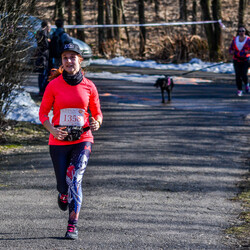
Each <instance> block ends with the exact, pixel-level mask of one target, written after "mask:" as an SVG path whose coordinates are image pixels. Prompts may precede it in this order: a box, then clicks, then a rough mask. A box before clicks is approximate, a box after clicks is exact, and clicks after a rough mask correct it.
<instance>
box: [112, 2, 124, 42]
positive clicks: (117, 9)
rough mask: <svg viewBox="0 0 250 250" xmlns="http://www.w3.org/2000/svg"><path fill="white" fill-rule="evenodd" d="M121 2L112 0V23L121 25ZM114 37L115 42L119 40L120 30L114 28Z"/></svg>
mask: <svg viewBox="0 0 250 250" xmlns="http://www.w3.org/2000/svg"><path fill="white" fill-rule="evenodd" d="M121 20H122V16H121V0H113V23H114V24H121ZM114 36H115V38H116V40H120V28H117V27H115V28H114Z"/></svg>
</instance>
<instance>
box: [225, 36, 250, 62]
mask: <svg viewBox="0 0 250 250" xmlns="http://www.w3.org/2000/svg"><path fill="white" fill-rule="evenodd" d="M232 50H234V55H233V59H234V60H236V61H238V62H244V61H247V59H248V57H250V54H249V51H250V37H247V40H246V42H245V44H244V46H243V48H242V49H241V50H239V49H238V47H237V45H236V37H234V38H233V41H232V43H231V45H230V48H229V52H231V51H232Z"/></svg>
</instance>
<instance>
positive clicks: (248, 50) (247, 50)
mask: <svg viewBox="0 0 250 250" xmlns="http://www.w3.org/2000/svg"><path fill="white" fill-rule="evenodd" d="M229 53H230V55H233V65H234V70H235V78H236V86H237V95H238V96H242V95H243V91H242V82H243V83H244V84H245V92H246V93H248V92H249V91H250V86H249V82H248V76H247V74H248V68H249V59H250V37H249V36H248V32H247V29H246V28H245V27H244V26H239V28H238V32H237V36H236V37H234V38H233V41H232V43H231V46H230V48H229Z"/></svg>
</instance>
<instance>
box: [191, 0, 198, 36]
mask: <svg viewBox="0 0 250 250" xmlns="http://www.w3.org/2000/svg"><path fill="white" fill-rule="evenodd" d="M192 10H193V11H192V21H193V22H195V21H197V1H196V0H193V5H192ZM195 34H196V25H192V35H195Z"/></svg>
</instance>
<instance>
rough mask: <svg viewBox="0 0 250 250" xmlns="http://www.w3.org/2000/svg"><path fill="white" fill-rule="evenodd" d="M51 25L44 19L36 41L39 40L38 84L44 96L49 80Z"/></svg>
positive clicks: (40, 92) (40, 93) (41, 94)
mask: <svg viewBox="0 0 250 250" xmlns="http://www.w3.org/2000/svg"><path fill="white" fill-rule="evenodd" d="M50 27H51V25H50V22H47V21H43V22H42V23H41V28H40V29H39V30H38V31H37V33H36V41H37V60H36V67H37V70H38V72H39V75H38V86H39V95H40V96H43V93H44V91H45V88H46V86H47V80H48V71H49V69H48V67H49V43H50V38H49V32H50Z"/></svg>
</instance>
